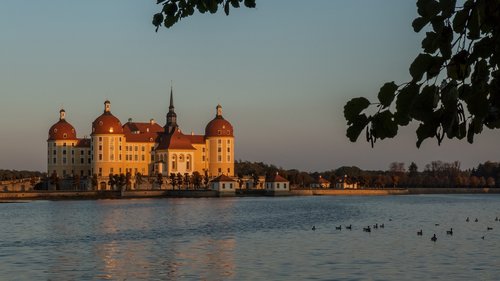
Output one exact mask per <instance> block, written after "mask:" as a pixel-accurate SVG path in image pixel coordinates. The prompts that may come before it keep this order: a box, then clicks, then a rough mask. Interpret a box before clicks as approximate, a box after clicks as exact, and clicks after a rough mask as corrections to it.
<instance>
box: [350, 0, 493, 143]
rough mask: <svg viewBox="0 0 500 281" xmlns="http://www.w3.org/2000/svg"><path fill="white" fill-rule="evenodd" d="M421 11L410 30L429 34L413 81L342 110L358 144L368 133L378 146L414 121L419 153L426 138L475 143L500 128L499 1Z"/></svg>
mask: <svg viewBox="0 0 500 281" xmlns="http://www.w3.org/2000/svg"><path fill="white" fill-rule="evenodd" d="M417 11H418V14H419V17H418V18H416V19H415V20H414V21H413V24H412V26H413V29H414V31H415V32H420V31H421V30H424V28H425V31H426V36H425V38H424V39H423V40H422V49H423V52H422V53H421V54H419V55H418V56H417V57H416V58H415V60H414V61H413V63H412V64H411V65H410V68H409V71H410V75H411V77H412V79H411V81H409V82H407V83H403V84H399V85H398V84H396V83H395V82H394V81H393V82H387V83H385V84H384V85H383V86H382V87H381V88H380V91H379V93H378V96H377V97H378V101H377V102H374V103H371V102H370V101H369V100H368V99H366V98H364V97H358V98H354V99H351V100H350V101H349V102H348V103H347V104H346V105H345V106H344V116H345V118H346V120H347V125H348V129H347V137H348V138H349V139H350V140H351V141H353V142H354V141H356V140H357V139H358V137H359V135H360V134H361V132H362V131H363V130H365V132H366V140H367V141H368V142H370V143H371V145H372V146H373V144H374V143H375V141H376V140H378V139H381V140H383V139H385V138H393V137H395V136H396V135H397V132H398V128H399V127H400V126H407V125H408V124H409V123H410V122H411V121H416V122H418V123H419V127H418V128H417V130H416V134H417V143H416V145H417V147H420V145H421V144H422V142H423V141H424V140H425V139H427V138H436V139H437V142H438V144H441V142H442V140H443V138H444V137H445V136H446V137H447V138H449V139H453V138H457V139H463V138H465V137H467V141H468V142H469V143H472V142H473V141H474V135H475V134H479V133H481V132H482V130H483V126H486V127H487V128H490V129H498V128H500V70H499V65H500V52H499V50H500V38H499V34H500V27H499V24H498V23H499V22H500V1H498V0H466V1H465V3H464V4H463V6H461V7H456V0H439V1H437V0H418V1H417ZM438 79H442V82H441V84H440V85H437V84H438ZM370 105H373V106H375V113H374V114H372V115H370V114H369V113H368V112H367V109H368V107H369V106H370Z"/></svg>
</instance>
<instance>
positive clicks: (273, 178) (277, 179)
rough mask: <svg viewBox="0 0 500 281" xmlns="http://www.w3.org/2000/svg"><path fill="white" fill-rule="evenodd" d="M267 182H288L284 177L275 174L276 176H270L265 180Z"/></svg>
mask: <svg viewBox="0 0 500 281" xmlns="http://www.w3.org/2000/svg"><path fill="white" fill-rule="evenodd" d="M267 182H288V180H287V179H285V178H284V177H282V176H280V175H278V174H276V175H273V176H271V177H270V178H269V179H268V180H267Z"/></svg>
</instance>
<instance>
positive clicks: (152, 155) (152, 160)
mask: <svg viewBox="0 0 500 281" xmlns="http://www.w3.org/2000/svg"><path fill="white" fill-rule="evenodd" d="M154 161H155V156H154V154H151V162H154Z"/></svg>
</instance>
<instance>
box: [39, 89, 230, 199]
mask: <svg viewBox="0 0 500 281" xmlns="http://www.w3.org/2000/svg"><path fill="white" fill-rule="evenodd" d="M104 105H105V106H104V113H103V114H102V115H101V116H99V117H98V118H97V119H95V121H94V122H93V123H92V133H91V137H90V139H77V138H76V132H75V130H74V128H73V127H72V126H71V125H70V124H69V123H67V122H66V120H65V112H64V110H61V115H60V121H59V122H58V123H56V124H54V125H53V126H52V127H51V129H50V131H49V139H48V140H47V145H48V147H47V163H48V166H47V167H48V173H49V174H52V173H54V172H55V173H56V174H57V175H58V176H59V177H70V176H74V175H79V176H81V177H86V178H88V179H89V180H90V179H91V178H92V177H94V178H95V177H97V181H98V186H99V188H100V189H109V188H110V187H109V186H107V182H108V180H109V175H110V174H118V175H120V174H124V175H125V174H127V173H130V175H131V181H134V180H135V176H136V175H137V174H138V173H139V174H141V175H142V176H156V175H157V174H158V173H161V174H162V175H163V176H166V177H167V176H168V175H170V174H171V173H175V174H178V173H180V174H183V175H184V174H189V175H191V174H193V173H194V172H198V173H200V174H201V175H203V174H205V172H206V173H208V175H209V176H210V177H216V176H219V175H222V174H224V175H227V176H234V136H233V132H232V126H231V125H230V123H229V122H227V121H226V120H223V118H222V108H221V107H220V105H219V106H218V107H217V115H216V118H214V120H212V121H210V122H209V124H208V125H207V129H206V133H205V135H193V134H192V135H184V134H183V133H182V132H181V130H180V128H179V127H178V126H177V123H176V117H177V115H176V114H175V112H174V110H173V99H172V94H171V106H170V108H169V114H168V115H167V124H166V125H165V126H164V127H161V126H159V125H158V124H156V123H155V122H154V120H153V119H151V120H150V122H142V123H141V122H132V121H131V120H129V122H127V123H126V124H124V125H122V124H121V123H120V121H119V120H118V118H116V117H114V116H113V115H112V114H111V104H110V102H109V101H106V102H105V104H104ZM220 124H222V125H220ZM229 129H230V130H229Z"/></svg>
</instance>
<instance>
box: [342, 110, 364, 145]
mask: <svg viewBox="0 0 500 281" xmlns="http://www.w3.org/2000/svg"><path fill="white" fill-rule="evenodd" d="M368 122H369V120H368V117H366V115H365V114H363V115H358V116H357V118H355V120H353V122H352V123H351V125H350V126H349V127H348V128H347V133H346V136H347V137H348V138H349V140H350V141H351V142H355V141H356V140H357V139H358V137H359V135H360V134H361V132H362V131H363V129H364V128H365V127H366V125H368Z"/></svg>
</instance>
